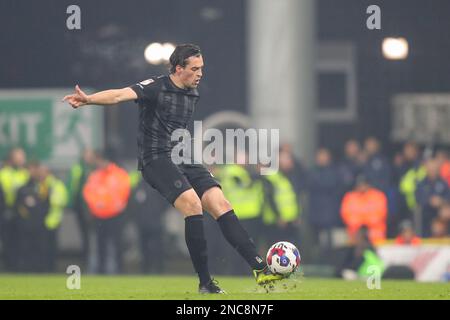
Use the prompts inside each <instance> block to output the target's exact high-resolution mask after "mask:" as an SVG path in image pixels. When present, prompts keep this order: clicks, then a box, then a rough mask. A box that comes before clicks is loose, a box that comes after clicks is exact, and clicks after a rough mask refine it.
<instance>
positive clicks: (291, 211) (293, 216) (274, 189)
mask: <svg viewBox="0 0 450 320" xmlns="http://www.w3.org/2000/svg"><path fill="white" fill-rule="evenodd" d="M261 178H262V181H263V186H264V205H263V211H262V219H263V223H264V225H265V228H266V232H265V237H266V239H267V240H268V242H269V243H268V245H269V246H270V245H272V244H273V243H275V242H278V241H281V239H283V240H285V241H289V242H291V243H293V244H298V242H299V226H300V213H301V210H302V208H301V205H300V201H299V198H298V194H297V193H296V191H295V188H294V184H293V183H292V182H291V180H290V179H289V178H288V176H287V175H286V172H285V171H284V170H283V167H282V166H280V169H279V170H278V171H276V172H274V173H273V174H269V175H265V176H261Z"/></svg>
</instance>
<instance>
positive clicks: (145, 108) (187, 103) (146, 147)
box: [130, 76, 200, 170]
mask: <svg viewBox="0 0 450 320" xmlns="http://www.w3.org/2000/svg"><path fill="white" fill-rule="evenodd" d="M130 88H131V89H133V91H134V92H136V94H137V96H138V98H137V100H136V102H137V103H138V104H139V131H138V151H139V155H138V162H139V164H138V167H139V170H142V169H143V167H144V166H145V165H146V164H147V163H148V162H149V161H151V160H155V159H158V158H161V157H166V158H167V157H170V154H171V151H172V148H173V147H174V146H175V145H176V144H177V143H178V142H177V141H171V135H172V133H173V132H174V131H175V130H176V129H186V128H187V126H188V122H189V120H190V119H191V117H192V113H193V112H194V107H195V105H196V103H197V101H198V99H199V98H200V96H199V94H198V91H197V89H181V88H178V87H177V86H176V85H175V84H174V83H173V82H172V80H171V79H170V77H169V76H159V77H155V78H150V79H148V80H144V81H141V82H139V83H136V84H134V85H132V86H131V87H130Z"/></svg>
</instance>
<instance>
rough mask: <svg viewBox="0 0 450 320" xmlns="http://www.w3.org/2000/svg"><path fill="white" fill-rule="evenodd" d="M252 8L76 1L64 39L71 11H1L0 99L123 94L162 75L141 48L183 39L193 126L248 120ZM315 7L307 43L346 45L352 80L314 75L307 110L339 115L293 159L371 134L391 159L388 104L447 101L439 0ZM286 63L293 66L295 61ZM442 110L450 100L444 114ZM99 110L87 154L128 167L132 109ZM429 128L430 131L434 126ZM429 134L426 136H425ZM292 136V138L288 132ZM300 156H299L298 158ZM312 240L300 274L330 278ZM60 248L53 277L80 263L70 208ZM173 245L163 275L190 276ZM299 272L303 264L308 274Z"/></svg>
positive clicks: (441, 139)
mask: <svg viewBox="0 0 450 320" xmlns="http://www.w3.org/2000/svg"><path fill="white" fill-rule="evenodd" d="M249 3H250V2H247V1H231V2H230V1H222V0H217V1H213V2H211V1H200V0H192V1H182V0H169V1H136V0H133V1H129V2H127V3H126V4H124V3H119V2H110V1H109V2H108V1H95V2H93V1H78V2H77V3H76V4H77V5H79V6H80V8H81V16H82V18H81V22H82V28H81V30H68V29H67V27H66V19H67V17H68V14H67V13H66V8H67V7H68V6H69V5H70V4H73V3H71V2H68V1H58V2H53V1H44V2H31V1H14V2H10V1H6V2H2V4H1V5H0V6H1V10H0V12H1V19H0V23H1V30H2V32H1V36H0V41H1V43H2V46H1V47H2V51H1V58H2V59H1V61H0V63H1V72H0V88H1V90H2V93H1V94H3V95H4V97H9V96H8V95H9V94H11V90H18V89H19V90H33V92H34V93H35V92H36V91H39V90H43V91H44V92H45V91H46V90H49V89H55V90H61V91H62V92H64V91H67V90H71V89H69V88H72V87H73V85H74V84H76V83H78V84H80V85H81V86H82V88H83V87H86V88H90V89H92V90H103V89H107V88H119V87H122V86H125V85H131V84H132V83H134V82H136V81H140V80H143V79H147V78H148V76H149V75H155V74H161V73H165V72H166V67H165V66H163V65H157V66H155V65H151V64H149V63H147V61H146V60H145V59H144V54H143V52H144V49H145V47H146V46H147V45H148V44H149V43H151V42H161V43H162V42H172V43H184V42H191V43H196V44H198V45H199V46H200V47H201V48H202V51H203V52H204V55H205V63H206V69H205V76H204V80H203V83H202V86H201V95H202V98H201V100H200V103H199V105H198V108H197V110H196V113H195V120H202V119H206V118H207V117H208V116H211V115H213V114H216V113H217V112H222V111H236V112H240V113H242V114H244V115H249V116H250V119H251V117H252V116H254V114H255V111H254V110H251V109H250V107H249V105H250V101H249V100H250V99H251V98H250V93H249V86H250V85H249V79H250V73H251V72H252V70H251V68H250V67H249V66H250V65H251V59H252V57H250V56H249V54H248V52H249V50H250V49H249V43H250V42H249V38H248V37H249V33H248V25H247V23H248V17H249V16H250V14H249V10H251V5H250V4H249ZM372 4H377V5H379V6H380V8H381V26H382V28H381V30H369V29H368V28H367V27H366V20H367V18H368V17H369V16H370V15H369V14H367V13H366V9H367V7H368V6H369V5H372ZM253 5H255V3H254V2H253ZM312 6H313V7H314V19H313V26H312V27H311V30H312V32H313V33H314V42H313V43H314V45H317V48H320V47H322V49H321V50H322V51H321V53H322V54H323V55H325V56H326V55H327V54H329V55H333V52H334V51H330V52H329V53H327V52H326V50H327V48H329V47H327V45H330V44H332V45H334V46H338V47H339V46H342V47H344V48H346V50H344V51H346V52H350V53H349V54H347V55H345V57H344V60H345V61H346V62H347V63H349V64H350V65H351V66H352V67H351V68H350V69H351V72H354V74H352V76H351V77H352V78H351V79H352V80H351V81H350V80H349V77H350V76H349V74H348V73H345V72H343V73H342V72H340V73H337V74H336V73H335V74H333V73H331V74H324V73H319V72H318V71H315V72H314V79H313V80H311V81H312V82H313V83H314V85H315V86H316V87H315V97H316V101H315V102H314V105H313V106H310V108H311V109H312V110H315V111H314V112H317V113H318V114H320V113H322V114H326V113H327V111H330V110H331V111H333V112H336V113H335V114H338V115H337V116H335V117H334V118H333V116H332V117H331V118H330V117H328V118H327V117H326V116H323V117H322V120H318V121H317V122H315V123H314V125H313V128H309V129H310V131H309V132H311V133H313V136H306V137H305V136H301V137H297V139H294V142H295V143H294V145H293V148H294V153H295V154H296V156H298V157H299V159H300V160H302V161H304V162H305V164H306V165H307V166H310V165H312V160H313V159H314V155H313V152H314V151H315V149H316V148H317V147H319V146H321V147H327V148H329V149H330V150H331V151H332V153H333V154H334V155H335V156H336V158H338V159H339V157H342V156H343V146H344V143H345V142H346V141H347V140H348V139H351V138H354V139H358V140H360V141H363V140H364V139H365V138H367V137H368V136H375V137H377V138H378V139H379V140H380V142H381V144H382V146H383V152H384V154H385V155H387V156H388V157H389V159H392V157H393V155H394V154H395V153H396V152H398V151H400V150H401V147H402V145H403V143H404V142H406V139H403V138H402V137H399V136H395V134H394V131H395V129H396V128H395V124H396V123H397V122H395V121H394V120H395V119H394V117H393V114H394V112H393V110H394V108H393V100H392V99H393V98H394V96H395V95H396V94H401V93H427V94H429V93H444V94H445V93H448V92H449V91H450V72H448V71H449V70H450V61H449V59H448V56H450V42H449V41H448V36H447V33H448V30H450V20H449V19H448V12H450V4H449V3H448V1H444V0H442V1H439V0H434V1H427V2H425V1H420V0H411V1H378V2H373V1H358V0H343V1H339V2H336V1H331V0H318V1H314V2H313V5H312ZM268 19H269V18H268ZM276 22H278V23H280V21H276ZM276 22H275V23H276ZM271 23H274V22H271ZM283 28H289V26H282V27H280V32H281V33H283V32H285V30H286V29H283ZM299 33H301V31H299ZM294 34H295V32H294ZM389 36H401V37H404V38H406V39H407V41H408V42H409V53H408V57H407V58H406V59H404V60H398V61H394V60H389V59H386V58H385V57H384V56H383V54H382V51H381V43H382V41H383V39H384V38H385V37H389ZM273 40H275V39H273ZM274 46H275V47H276V44H274ZM323 48H325V49H323ZM272 51H274V50H273V49H272ZM252 52H253V53H255V52H258V51H257V50H254V51H252ZM296 56H298V59H299V60H301V59H302V52H301V51H300V52H298V53H296ZM318 56H321V55H320V54H319V55H318ZM318 60H319V59H318ZM292 64H293V66H296V65H297V64H296V63H295V62H294V61H293V62H292ZM265 67H266V68H268V69H269V70H270V69H276V68H277V61H276V59H273V60H272V61H267V65H266V66H265ZM343 83H344V84H343ZM274 85H275V84H274ZM349 87H351V88H353V90H354V95H353V96H348V91H347V90H348V89H349ZM1 94H0V97H1ZM352 99H353V100H352ZM350 101H353V102H354V104H355V106H356V109H355V110H353V111H351V112H350V116H347V117H344V120H342V119H341V118H340V117H341V116H342V114H345V113H346V112H348V104H350V103H351V102H350ZM330 103H331V104H330ZM448 105H449V103H448V102H447V106H446V108H447V109H446V110H448V108H449V107H448ZM66 107H67V109H66V111H67V112H70V111H71V110H70V109H69V107H68V106H66ZM99 112H100V118H99V119H98V120H96V118H95V116H92V118H89V119H90V121H93V122H92V123H91V124H92V125H93V126H95V127H98V128H101V132H99V133H98V136H97V137H96V138H95V140H96V142H95V143H94V144H95V147H99V148H102V149H104V150H105V151H106V154H107V155H108V156H109V157H111V158H112V159H113V160H114V161H115V162H117V163H120V164H121V165H123V166H124V167H126V168H127V169H129V170H132V169H133V166H134V165H135V154H136V146H135V143H134V142H135V133H136V119H137V115H138V110H137V108H135V107H133V106H132V103H129V104H126V105H122V106H120V107H117V108H105V110H102V111H99ZM447 112H448V111H447ZM339 114H340V115H339ZM444 114H447V113H444ZM301 116H302V114H300V117H301ZM305 116H308V115H307V114H305ZM287 117H289V115H287ZM447 117H448V116H447ZM319 118H320V116H319ZM447 119H448V118H447ZM53 121H55V119H53ZM419 121H420V120H419ZM293 122H294V123H295V122H296V120H295V119H294V120H293ZM298 123H299V125H301V124H303V123H304V120H302V119H301V118H299V119H298ZM445 125H446V123H444V124H443V125H442V124H441V127H439V128H438V129H439V130H436V132H443V131H445ZM430 126H431V128H432V127H433V124H431V125H430ZM430 126H428V127H427V128H428V129H430ZM436 126H437V125H436ZM431 131H432V130H431ZM297 133H298V132H292V135H296V134H297ZM94 134H95V133H94ZM432 134H433V132H432ZM432 134H431V136H427V137H426V138H423V137H422V139H424V140H422V141H418V142H419V144H420V146H421V147H436V146H439V147H444V148H447V147H448V144H449V143H450V141H449V140H448V137H445V136H444V135H442V136H439V135H437V136H433V135H432ZM434 134H435V133H434ZM287 135H288V136H289V135H290V133H287ZM407 138H408V139H409V138H414V137H413V136H409V137H407ZM311 141H312V143H313V148H311V149H308V148H306V149H305V148H302V144H303V143H305V144H311ZM11 146H12V145H11V143H10V141H7V140H5V139H4V140H3V141H2V145H1V150H2V155H1V156H2V158H5V157H6V152H7V150H8V149H9V148H10V147H11ZM305 150H306V152H307V153H306V154H305V153H302V151H305ZM79 151H81V150H79ZM41 160H44V161H45V160H47V159H41ZM72 164H73V163H65V164H64V165H61V164H58V165H55V167H54V168H51V169H53V170H54V171H55V173H56V174H57V175H58V176H59V177H60V178H62V179H65V178H66V177H67V174H68V168H69V167H70V166H71V165H72ZM175 216H176V214H169V215H168V217H169V220H168V221H169V222H168V224H170V225H171V226H174V227H173V228H174V230H175V231H176V230H177V228H176V226H177V218H176V217H175ZM178 223H179V222H178ZM169 228H170V227H169ZM134 232H135V229H133V227H128V228H126V229H125V239H128V240H125V242H126V243H128V244H129V245H130V247H128V248H127V251H128V254H125V262H126V268H125V270H126V272H129V273H134V272H137V270H138V267H137V263H138V261H139V257H138V255H139V254H138V253H137V249H136V247H137V244H136V241H137V240H136V237H135V236H134ZM311 233H312V231H311V230H310V229H309V227H308V222H307V219H306V221H305V223H304V224H303V226H302V232H301V236H302V242H301V243H300V244H299V248H300V251H301V252H302V254H303V256H304V261H305V268H306V270H305V272H306V273H308V272H310V274H312V275H331V273H332V272H331V271H330V269H329V268H326V266H325V267H324V266H320V265H318V266H316V265H315V263H316V262H317V261H315V258H316V255H315V253H316V252H315V251H314V250H315V249H314V241H313V240H312V239H313V238H312V237H311V236H310V234H311ZM58 241H59V244H60V250H59V255H58V257H59V258H58V269H57V271H58V272H61V271H63V270H65V266H66V265H67V264H68V262H69V261H79V260H77V259H79V256H80V255H81V254H80V249H81V248H80V242H79V241H80V240H79V235H78V233H77V231H76V223H75V221H74V219H73V215H71V213H70V209H67V210H66V212H65V214H64V219H63V222H62V225H61V228H60V230H59V233H58ZM447 245H448V243H447ZM179 247H180V248H179V249H178V250H180V256H181V257H182V258H181V259H180V258H179V257H178V255H175V257H171V259H172V260H169V261H171V262H170V263H168V264H167V269H165V270H164V272H165V273H171V272H173V273H188V274H189V273H190V271H191V266H190V264H189V263H190V262H189V260H188V259H187V256H186V255H185V253H186V252H185V251H184V255H182V254H181V253H183V248H182V247H183V245H182V242H180V245H179ZM308 262H310V263H308ZM308 264H311V268H310V269H308Z"/></svg>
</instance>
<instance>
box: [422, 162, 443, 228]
mask: <svg viewBox="0 0 450 320" xmlns="http://www.w3.org/2000/svg"><path fill="white" fill-rule="evenodd" d="M425 167H426V171H427V176H426V177H425V179H424V180H422V181H421V182H420V183H419V184H418V185H417V189H416V199H417V203H418V205H419V206H420V209H421V220H422V221H421V225H422V228H421V229H422V236H423V237H429V236H430V235H431V222H432V221H433V219H434V218H436V216H437V215H438V212H439V209H440V208H441V207H442V206H443V205H444V204H445V203H446V202H447V201H449V200H450V189H449V186H448V185H447V183H446V182H445V181H444V180H443V179H442V178H441V177H440V175H439V163H438V162H437V161H436V160H435V159H430V160H428V161H427V162H426V163H425Z"/></svg>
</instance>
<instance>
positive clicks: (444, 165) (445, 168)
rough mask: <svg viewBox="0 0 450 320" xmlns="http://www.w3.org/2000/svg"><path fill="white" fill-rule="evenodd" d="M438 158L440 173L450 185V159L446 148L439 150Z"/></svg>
mask: <svg viewBox="0 0 450 320" xmlns="http://www.w3.org/2000/svg"><path fill="white" fill-rule="evenodd" d="M436 160H437V161H438V163H439V167H440V171H439V173H440V175H441V178H442V179H444V181H445V182H447V184H448V185H449V186H450V159H449V158H448V152H447V151H445V150H439V151H438V152H437V153H436Z"/></svg>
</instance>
